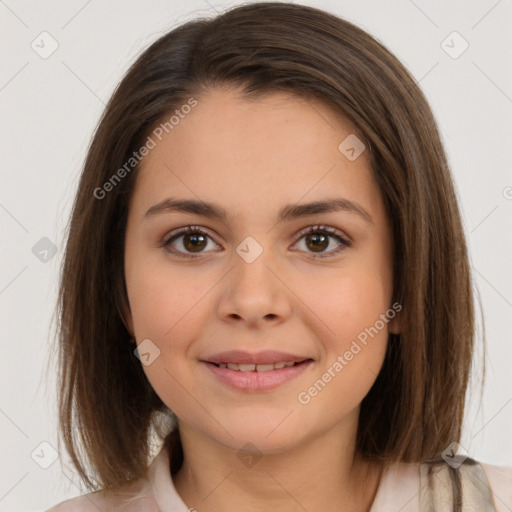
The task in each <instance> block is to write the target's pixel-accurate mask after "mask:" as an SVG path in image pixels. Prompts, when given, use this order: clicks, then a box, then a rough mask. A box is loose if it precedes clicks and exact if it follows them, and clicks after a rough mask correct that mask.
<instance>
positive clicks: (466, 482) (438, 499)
mask: <svg viewBox="0 0 512 512" xmlns="http://www.w3.org/2000/svg"><path fill="white" fill-rule="evenodd" d="M421 479H422V480H423V481H424V482H422V486H421V493H420V494H421V495H420V502H423V503H428V504H429V505H430V504H433V505H434V508H433V509H435V510H437V509H441V510H445V509H446V510H448V506H449V504H450V503H452V501H453V500H454V499H455V495H458V493H459V492H461V493H462V499H463V502H464V503H465V504H466V506H469V507H470V509H471V510H488V511H492V512H510V511H511V510H512V467H500V466H494V465H491V464H486V463H484V462H481V461H478V460H475V459H472V458H470V457H464V456H463V455H457V456H455V458H453V459H452V460H451V463H450V464H447V463H446V462H444V461H442V460H438V461H434V462H433V463H424V464H422V465H421ZM457 488H459V491H457V490H456V489H457ZM454 493H455V494H454ZM443 507H444V508H443ZM426 509H428V510H430V509H429V508H428V507H427V508H426ZM468 510H469V509H468Z"/></svg>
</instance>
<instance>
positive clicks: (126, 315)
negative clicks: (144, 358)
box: [119, 300, 135, 342]
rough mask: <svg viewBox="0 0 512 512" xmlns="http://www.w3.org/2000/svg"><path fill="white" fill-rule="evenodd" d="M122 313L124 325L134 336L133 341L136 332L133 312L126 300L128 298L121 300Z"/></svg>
mask: <svg viewBox="0 0 512 512" xmlns="http://www.w3.org/2000/svg"><path fill="white" fill-rule="evenodd" d="M119 313H120V315H121V320H122V322H123V324H124V326H125V327H126V329H127V330H128V332H129V333H130V336H131V337H132V338H133V339H132V340H131V341H133V342H134V341H135V334H134V329H133V316H132V312H131V310H130V306H129V305H128V303H127V302H126V300H122V301H121V306H120V312H119Z"/></svg>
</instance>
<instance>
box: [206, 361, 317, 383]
mask: <svg viewBox="0 0 512 512" xmlns="http://www.w3.org/2000/svg"><path fill="white" fill-rule="evenodd" d="M201 363H202V364H203V365H205V366H206V367H207V368H208V369H209V370H210V371H211V372H212V373H213V375H215V376H216V377H217V378H218V379H219V380H220V381H221V382H223V383H225V384H227V385H229V386H231V387H233V388H236V389H239V390H242V391H264V390H267V389H274V388H277V387H278V386H280V385H281V384H284V383H285V382H288V381H290V380H291V379H293V378H295V377H297V376H298V375H300V374H301V373H302V372H304V371H305V370H306V369H307V368H309V366H310V365H311V364H313V360H311V359H308V360H307V361H303V362H302V363H299V364H296V365H294V366H285V367H284V368H279V369H278V370H270V371H268V372H257V371H252V372H242V371H239V370H230V369H229V368H219V367H218V366H215V365H214V364H213V363H207V362H206V361H201Z"/></svg>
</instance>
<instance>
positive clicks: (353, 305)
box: [125, 89, 398, 453]
mask: <svg viewBox="0 0 512 512" xmlns="http://www.w3.org/2000/svg"><path fill="white" fill-rule="evenodd" d="M196 99H197V101H198V103H197V106H195V107H194V108H193V109H192V110H191V112H190V113H189V114H188V115H187V116H186V117H184V118H183V119H181V120H180V122H179V124H176V125H175V126H174V128H173V129H172V131H169V133H167V134H165V135H164V136H163V137H162V140H161V141H158V143H157V144H156V147H154V148H153V149H151V151H150V152H149V154H148V155H147V156H146V157H145V158H144V160H143V162H142V167H141V169H140V173H139V175H138V176H137V182H136V186H135V189H134V193H133V195H132V197H131V202H130V211H129V218H128V223H127V231H126V245H125V279H126V286H127V292H128V299H129V311H128V312H127V322H128V324H129V327H130V329H131V331H132V333H133V334H134V336H135V338H136V340H137V341H136V342H137V344H138V345H139V346H140V345H141V343H144V345H142V346H140V347H139V348H140V352H141V353H146V354H147V355H146V356H145V358H146V361H145V364H144V365H143V368H144V371H145V373H146V375H147V377H148V379H149V381H150V382H151V385H152V386H153V388H154V389H155V391H156V393H157V394H158V395H159V396H160V398H161V399H162V401H163V402H164V403H165V404H166V405H167V406H168V407H169V408H170V409H172V410H173V411H174V412H175V413H176V415H177V417H178V418H179V422H180V428H182V426H186V427H187V428H188V429H191V430H193V431H194V432H197V433H200V434H202V435H204V436H207V437H208V438H210V439H213V440H215V441H217V442H218V443H220V444H221V445H223V446H227V447H231V448H233V449H239V448H240V447H241V446H243V445H244V444H245V443H247V442H251V443H253V444H254V445H256V446H257V447H258V449H259V450H260V451H261V452H263V453H276V452H279V451H280V450H284V449H287V448H290V447H292V446H294V445H297V444H299V443H300V442H301V441H304V440H306V439H308V438H309V439H312V438H314V437H315V436H319V435H320V434H321V433H322V432H325V431H327V430H328V429H332V428H335V427H337V426H341V425H343V424H344V422H345V423H346V422H348V421H354V418H355V419H356V421H357V416H358V413H359V405H360V403H361V401H362V399H363V398H364V397H365V395H366V394H367V393H368V391H369V390H370V388H371V386H372V384H373V383H374V381H375V379H376V377H377V375H378V373H379V371H380V369H381V366H382V363H383V359H384V355H385V351H386V345H387V338H388V334H389V332H397V330H398V325H397V322H398V316H395V315H394V314H391V313H395V310H394V309H392V291H393V290H392V281H393V275H392V262H393V250H392V233H391V229H390V224H389V219H387V216H386V212H385V209H384V204H383V200H382V197H381V195H380V191H379V189H378V186H377V185H376V183H375V181H374V179H373V177H372V173H371V169H370V164H369V154H368V152H369V149H368V148H366V149H364V150H363V151H362V153H361V154H360V155H359V156H357V149H358V148H357V146H356V152H354V151H350V149H347V147H350V146H351V144H349V143H347V142H345V143H344V145H343V144H342V146H341V149H339V146H340V143H342V142H343V141H344V140H345V139H346V138H347V137H348V136H351V135H352V136H354V129H353V128H352V127H351V126H350V124H349V123H348V122H347V121H346V120H343V119H342V118H340V116H339V115H337V114H335V113H334V112H332V111H331V110H330V109H329V108H328V107H327V106H325V105H323V104H322V103H318V102H315V101H312V100H304V99H300V98H298V97H296V96H293V95H288V94H284V93H273V94H271V95H267V96H265V97H264V98H260V99H258V100H250V101H249V100H244V99H242V98H241V96H239V94H238V92H237V91H236V90H218V89H217V90H211V91H209V92H208V93H206V94H205V95H203V96H201V97H196ZM348 140H349V141H352V142H353V141H354V140H355V139H353V138H352V139H348ZM352 145H353V144H352ZM354 155H355V156H357V158H354ZM349 157H350V158H349ZM168 199H169V200H173V201H176V200H182V201H184V200H188V201H202V202H205V203H211V204H213V205H214V206H216V207H217V209H219V210H220V209H221V210H222V211H223V212H224V216H222V215H217V216H213V215H210V213H211V211H212V209H206V208H203V209H202V210H197V208H192V207H191V205H190V204H189V207H188V208H187V209H185V210H182V209H180V208H177V207H171V205H170V203H167V204H165V201H166V200H168ZM333 200H338V201H339V203H338V205H341V207H338V208H332V207H331V208H319V207H317V208H316V209H315V208H303V207H304V206H305V205H308V204H310V203H315V202H329V201H333ZM162 202H164V203H162ZM155 205H160V206H159V207H158V208H155ZM165 206H167V207H165ZM152 207H153V208H152ZM150 208H152V212H151V213H147V212H148V210H149V209H150ZM284 209H286V210H284ZM283 211H286V213H287V214H286V215H281V216H280V215H279V214H280V213H282V212H283ZM188 226H192V233H187V232H186V231H187V227H188ZM184 230H185V232H183V231H184ZM393 317H394V319H392V320H391V318H393ZM233 351H239V352H237V353H234V352H233ZM271 351H278V352H280V354H276V353H272V352H271ZM229 352H231V353H229ZM301 361H302V362H301ZM292 362H295V363H296V364H294V365H293V366H291V363H292ZM214 363H216V364H217V365H218V366H217V365H216V364H214ZM228 363H230V366H229V367H228V366H226V367H224V366H225V365H227V364H228ZM251 363H252V366H250V365H251ZM272 363H276V364H275V366H272ZM283 363H287V364H286V365H285V366H284V367H281V366H282V364H283ZM237 364H243V365H246V364H247V365H249V366H241V367H238V368H239V369H238V370H237V369H236V368H237ZM254 364H258V366H256V367H255V366H254ZM269 365H271V366H269ZM280 367H281V368H280ZM253 368H254V369H253Z"/></svg>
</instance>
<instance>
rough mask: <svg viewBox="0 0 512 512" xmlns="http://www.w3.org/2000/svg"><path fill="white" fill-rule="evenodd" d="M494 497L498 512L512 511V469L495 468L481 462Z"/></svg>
mask: <svg viewBox="0 0 512 512" xmlns="http://www.w3.org/2000/svg"><path fill="white" fill-rule="evenodd" d="M480 465H481V466H482V469H483V470H484V472H485V475H486V476H487V480H488V482H489V486H490V487H491V491H492V493H493V496H494V503H495V506H496V511H497V512H510V510H512V467H504V466H494V465H492V464H485V463H483V462H480Z"/></svg>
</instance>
